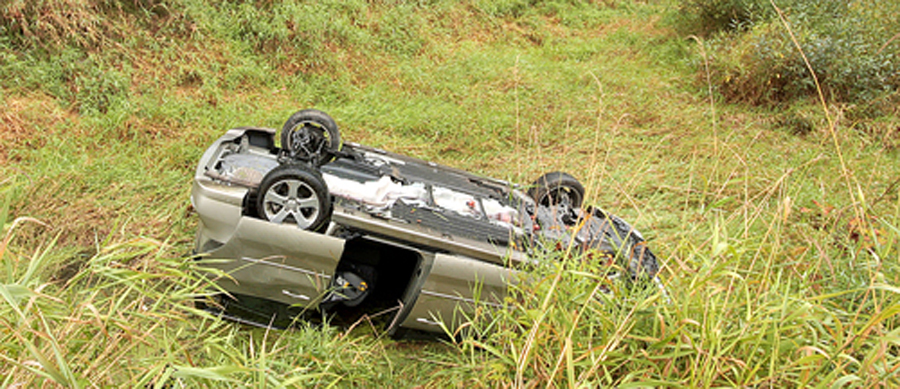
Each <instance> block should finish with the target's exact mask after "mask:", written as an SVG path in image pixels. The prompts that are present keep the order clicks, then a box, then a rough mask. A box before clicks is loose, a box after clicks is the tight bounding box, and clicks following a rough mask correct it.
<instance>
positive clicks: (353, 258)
mask: <svg viewBox="0 0 900 389" xmlns="http://www.w3.org/2000/svg"><path fill="white" fill-rule="evenodd" d="M275 138H276V130H275V129H269V128H257V127H241V128H236V129H232V130H229V131H228V132H226V133H225V134H224V135H223V136H222V137H220V138H219V139H218V140H217V141H216V142H215V143H213V144H212V145H211V146H210V147H209V148H208V149H207V150H206V152H205V153H204V154H203V157H202V158H201V160H200V163H199V166H198V167H197V170H196V174H195V176H194V181H193V187H192V191H191V202H192V204H193V207H194V209H195V210H196V212H197V213H198V214H199V218H200V221H199V227H198V232H197V239H196V246H195V251H196V252H197V253H198V257H199V258H204V259H207V263H206V264H205V266H207V267H209V268H211V269H214V270H215V271H214V272H213V273H211V274H215V275H216V282H217V284H218V285H219V287H221V289H222V290H224V291H225V292H226V293H223V294H220V295H219V301H218V302H217V304H209V305H208V306H209V307H210V308H214V309H215V310H216V311H217V313H219V314H221V315H223V316H225V317H228V318H231V319H235V320H239V321H245V322H249V323H256V324H261V325H271V324H272V323H273V318H274V319H278V320H282V319H285V318H289V317H293V316H296V315H297V314H299V313H301V312H310V311H317V312H334V313H336V314H337V315H347V316H350V317H352V316H354V315H356V316H357V317H358V316H359V315H361V314H363V313H367V314H370V315H371V314H375V313H377V312H381V313H386V315H389V320H385V322H386V323H387V324H386V327H387V328H385V330H386V331H387V333H389V334H391V335H398V334H400V333H403V332H405V331H406V330H423V331H429V332H436V331H437V332H439V331H446V330H450V331H453V330H454V329H455V328H456V327H457V326H459V325H460V324H461V322H460V320H461V315H460V313H464V312H467V311H471V310H473V309H474V308H475V307H476V306H477V305H479V304H484V305H487V306H494V307H500V306H502V304H503V298H504V296H505V295H506V292H507V287H508V286H509V285H510V284H512V283H515V282H520V281H521V280H522V279H523V277H521V274H520V273H521V272H522V270H521V269H523V268H527V265H528V264H529V263H530V261H533V259H532V258H533V257H534V256H533V255H532V254H534V253H536V252H539V251H541V250H546V249H551V250H552V249H557V248H565V249H570V247H571V249H574V250H579V251H586V250H591V252H592V253H600V254H601V255H603V256H604V257H605V258H612V259H616V260H617V263H618V264H619V265H620V268H621V269H624V270H623V271H622V272H623V273H626V272H627V273H628V274H627V277H626V278H630V279H635V278H646V279H653V278H655V277H656V273H657V271H658V264H657V260H656V257H655V256H654V255H653V253H652V252H651V251H650V249H649V248H648V247H647V245H646V243H645V241H644V239H643V237H642V236H641V234H640V233H638V231H636V230H635V229H633V228H632V227H631V226H629V225H628V224H627V223H625V222H624V221H622V220H621V219H619V218H617V217H615V216H613V215H610V214H607V213H605V212H603V211H601V210H600V209H597V208H593V207H585V208H582V201H583V199H584V188H583V186H582V185H581V184H580V183H579V182H578V181H577V180H576V179H575V178H574V177H572V176H571V175H569V174H566V173H561V172H554V173H548V174H545V175H544V176H542V177H540V178H539V179H538V180H537V181H536V182H535V183H534V184H533V185H531V186H527V187H524V186H519V185H514V184H510V183H508V182H505V181H500V180H495V179H490V178H485V177H480V176H477V175H474V174H471V173H468V172H465V171H462V170H458V169H454V168H450V167H446V166H441V165H438V164H434V163H431V162H426V161H422V160H419V159H415V158H410V157H407V156H402V155H398V154H394V153H390V152H387V151H384V150H380V149H377V148H372V147H367V146H362V145H359V144H355V143H350V142H341V138H340V132H339V131H338V127H337V125H336V124H335V122H334V120H333V119H332V118H331V117H329V116H328V115H327V114H325V113H323V112H321V111H317V110H311V109H308V110H302V111H299V112H297V113H295V114H294V115H292V116H291V117H290V118H289V119H288V120H287V122H286V123H285V124H284V127H283V128H282V131H281V135H280V141H281V147H277V146H276V144H275Z"/></svg>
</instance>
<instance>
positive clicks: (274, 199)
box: [256, 164, 332, 231]
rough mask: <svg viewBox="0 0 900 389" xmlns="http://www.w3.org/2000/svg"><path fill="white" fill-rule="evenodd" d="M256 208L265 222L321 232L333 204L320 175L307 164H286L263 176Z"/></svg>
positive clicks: (326, 223)
mask: <svg viewBox="0 0 900 389" xmlns="http://www.w3.org/2000/svg"><path fill="white" fill-rule="evenodd" d="M256 209H257V212H258V214H259V217H261V218H262V219H264V220H268V221H271V222H273V223H278V224H281V223H286V224H295V225H297V227H299V228H302V229H304V230H311V231H319V230H320V229H321V228H323V227H325V226H327V225H328V222H329V221H330V219H331V212H332V205H331V197H330V195H329V194H328V186H327V185H326V184H325V180H324V179H323V178H322V176H321V175H320V174H319V172H317V171H315V170H313V169H312V168H310V167H308V166H306V165H301V164H286V165H281V166H279V167H277V168H275V169H272V171H270V172H269V173H268V174H266V176H265V177H263V180H262V183H261V184H260V186H259V194H258V195H257V199H256Z"/></svg>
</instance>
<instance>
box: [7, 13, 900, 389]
mask: <svg viewBox="0 0 900 389" xmlns="http://www.w3.org/2000/svg"><path fill="white" fill-rule="evenodd" d="M126 3H130V2H126ZM420 3H422V4H408V5H405V6H403V7H392V6H391V4H390V2H371V3H367V2H348V3H346V4H345V5H343V6H341V7H338V6H336V5H335V4H331V3H327V2H326V3H321V4H319V5H316V6H315V7H319V8H316V11H317V12H318V13H317V14H316V15H317V16H318V19H311V20H306V19H302V18H303V17H308V16H301V13H300V12H299V11H300V10H302V8H303V7H313V6H312V5H300V4H295V3H293V2H284V3H277V4H275V3H274V2H259V5H260V6H259V7H251V6H250V3H243V2H232V3H228V4H225V5H223V6H221V7H220V8H215V7H212V6H210V5H208V4H207V3H206V2H203V1H199V0H197V1H194V0H181V1H174V0H173V1H139V2H135V3H134V4H135V7H134V9H131V8H128V7H125V6H123V7H125V8H122V7H119V8H117V7H115V6H109V4H111V3H109V4H107V3H103V2H90V1H83V2H77V7H75V8H72V9H74V10H76V11H78V12H92V13H94V14H95V15H98V16H96V17H95V18H93V19H86V20H85V23H87V22H91V23H93V24H90V23H89V24H84V25H81V27H79V28H87V29H91V30H90V31H91V32H92V34H88V35H85V36H87V37H90V39H89V40H82V41H75V42H71V41H67V40H65V39H63V38H62V37H60V36H57V35H53V34H54V32H44V33H45V34H47V35H42V36H37V38H29V37H28V36H24V35H16V34H14V33H11V32H10V31H11V30H10V28H11V27H10V26H11V24H10V23H9V20H10V17H9V16H8V15H10V14H11V11H10V10H13V8H14V7H16V6H18V5H16V4H18V3H11V4H12V5H4V6H0V7H5V8H2V9H0V18H2V20H3V23H0V26H2V27H3V29H0V36H2V39H0V46H3V48H4V50H0V69H2V71H0V98H2V99H3V106H4V107H5V109H4V110H2V111H0V160H2V161H3V162H2V164H0V225H2V235H0V236H2V238H3V240H2V246H0V262H2V266H0V280H2V282H0V284H2V285H0V287H2V289H0V297H2V300H0V348H2V350H0V355H2V359H3V360H2V362H0V380H2V382H3V386H41V385H46V386H53V385H61V386H78V387H93V386H152V387H164V386H166V385H172V386H190V387H192V386H212V387H218V386H235V387H244V386H258V387H306V386H329V385H335V386H364V387H368V386H394V385H397V384H398V383H401V384H402V385H403V386H424V387H447V386H450V387H458V386H463V385H465V386H476V387H496V386H570V387H578V386H612V387H633V386H647V385H649V386H689V387H710V386H757V387H764V386H767V387H785V386H788V387H799V386H804V387H805V386H843V385H846V386H860V387H870V386H895V385H897V384H898V383H897V381H898V378H897V371H896V370H897V366H900V365H898V363H900V360H898V351H897V350H898V325H897V324H898V323H897V313H898V311H900V305H898V299H897V293H898V291H900V290H898V289H897V288H898V285H900V278H898V277H900V273H898V271H897V264H898V259H900V258H898V250H897V242H898V239H897V238H898V236H900V230H898V228H900V225H898V222H897V220H898V213H900V200H898V193H897V190H898V188H897V177H898V168H897V166H900V164H898V161H897V155H896V151H895V150H894V149H893V148H890V147H883V143H881V142H878V141H877V140H873V139H872V138H870V137H869V135H867V134H866V133H865V132H864V131H857V129H855V127H854V123H852V122H849V120H848V119H846V118H842V116H841V110H840V105H839V104H837V102H830V101H825V106H826V107H828V109H829V115H830V117H831V120H828V117H826V115H825V114H824V113H823V112H822V108H820V104H819V103H818V102H817V101H811V102H808V103H806V105H804V106H801V107H800V108H797V111H794V112H799V113H797V114H796V115H797V116H796V117H799V118H801V119H802V120H804V122H805V123H807V124H808V131H804V132H802V133H795V132H792V131H789V130H786V129H784V128H783V123H784V119H783V118H784V115H785V114H786V113H785V112H783V111H779V110H775V109H772V108H759V107H746V106H740V105H728V104H723V103H721V102H720V101H718V100H717V99H716V98H715V96H712V98H711V97H710V96H709V94H708V93H707V92H708V90H709V89H708V88H707V86H706V84H704V85H703V86H702V87H699V88H698V87H696V86H695V85H696V84H695V83H694V80H695V79H696V78H697V77H698V76H697V74H702V71H701V72H700V73H698V70H697V69H696V68H694V67H692V66H691V64H692V63H697V62H701V61H703V58H704V56H703V52H702V50H699V49H698V47H699V46H700V45H704V43H702V42H701V43H700V44H698V43H697V41H694V40H685V39H684V37H682V36H679V35H677V34H676V32H674V31H673V30H670V29H669V28H668V27H667V25H666V22H665V21H666V20H667V18H669V17H670V15H669V14H667V13H668V12H670V11H668V10H669V9H672V8H671V7H668V6H669V5H670V4H669V3H668V2H659V3H652V4H639V3H623V2H608V3H602V4H600V3H598V4H587V3H579V2H560V3H556V2H545V3H540V4H537V5H533V6H527V5H524V4H525V3H524V2H516V1H505V2H480V1H474V0H473V1H464V2H459V3H457V2H444V1H433V2H430V3H429V4H427V5H426V4H424V2H420ZM23 4H24V3H23ZM35 4H41V7H43V8H41V7H37V8H33V9H25V11H34V12H37V13H38V14H40V13H41V12H43V13H44V15H46V16H47V17H48V19H47V20H49V21H52V22H53V23H56V22H58V21H61V20H64V19H63V18H60V17H58V16H60V15H61V14H60V12H62V11H60V10H62V9H65V8H64V7H62V6H63V5H66V4H67V3H66V2H65V1H63V0H55V1H50V0H47V1H44V2H38V3H35ZM20 11H22V9H20ZM25 11H23V12H25ZM295 11H297V12H295ZM271 14H277V15H280V16H278V17H279V18H282V19H277V18H273V19H272V20H280V22H277V23H276V22H265V23H263V22H260V23H251V22H248V21H253V20H261V19H264V20H268V19H266V18H267V17H268V16H267V15H271ZM261 15H262V16H261ZM302 15H306V14H302ZM322 21H327V22H328V23H324V22H322ZM399 21H403V23H400V22H399ZM300 22H304V23H303V24H300ZM320 22H322V23H320ZM242 23H243V24H242ZM291 23H294V25H295V27H293V28H292V27H289V26H290V24H291ZM400 24H403V26H404V28H403V29H391V28H390V27H391V26H395V25H398V26H399V25H400ZM50 25H52V24H50ZM230 26H240V27H230ZM297 26H302V27H297ZM32 31H33V32H34V34H38V33H40V32H41V30H32ZM122 31H128V33H127V34H125V33H122ZM319 37H325V38H319ZM35 39H37V40H35ZM704 47H706V48H707V49H709V48H708V46H704ZM700 78H702V76H701V77H700ZM307 107H316V108H319V109H322V110H325V111H326V112H329V113H331V114H332V116H334V117H335V118H336V120H337V121H338V124H339V125H340V126H341V129H342V132H343V137H344V138H345V139H347V140H351V141H355V142H360V143H365V144H371V145H373V146H377V147H381V148H385V149H388V150H392V151H397V152H401V153H405V154H410V155H413V156H417V157H421V158H425V159H429V160H433V161H436V162H440V163H444V164H448V165H451V166H456V167H461V168H464V169H468V170H472V171H475V172H478V173H481V174H485V175H489V176H494V177H498V178H505V179H510V180H512V181H516V182H523V183H527V182H530V181H531V180H533V179H534V178H536V177H537V176H539V175H540V174H542V173H544V172H547V171H552V170H567V171H570V172H573V173H575V175H576V176H577V177H578V178H580V179H581V181H582V182H584V183H586V184H587V185H586V186H587V187H588V191H589V194H588V201H589V202H591V203H594V204H599V205H601V206H602V207H603V208H605V209H607V210H609V211H611V212H613V213H615V214H617V215H621V216H622V217H623V218H625V219H626V220H628V221H629V222H630V223H631V224H632V225H635V226H636V227H637V228H639V229H640V230H641V231H642V232H643V233H644V235H645V237H647V238H648V240H649V241H650V244H651V246H652V248H653V249H654V251H655V252H657V253H659V254H660V256H661V258H662V261H663V264H664V265H665V266H664V270H663V280H664V282H665V284H666V287H667V290H668V292H669V299H670V300H671V302H670V303H666V302H665V301H664V300H665V299H664V298H663V296H661V295H659V294H658V293H657V292H656V289H654V288H647V289H643V290H642V289H637V290H620V291H619V293H618V294H617V297H616V298H615V299H613V300H609V299H606V298H605V297H604V295H603V294H600V293H597V290H596V288H597V285H599V283H600V282H601V281H600V280H602V278H600V277H598V276H597V275H598V274H602V272H603V269H602V268H599V267H598V265H597V264H596V263H591V262H590V261H582V260H579V258H565V257H563V258H555V257H553V256H552V255H550V256H548V257H547V258H546V260H545V261H541V263H540V264H539V265H537V266H536V267H535V269H533V271H532V278H533V279H534V280H535V282H534V283H532V284H530V286H525V287H522V288H520V289H517V290H515V291H514V292H513V293H512V295H511V296H510V297H509V304H510V305H511V307H512V308H511V309H509V310H504V311H501V312H494V313H493V314H492V315H485V314H484V313H485V312H478V314H477V315H475V316H474V317H472V318H471V325H470V326H468V327H467V329H466V332H465V334H464V336H462V337H461V339H459V340H458V341H457V342H450V343H446V344H444V343H416V342H395V341H392V340H388V339H385V338H384V337H383V336H382V334H379V333H378V332H377V331H374V330H372V329H371V328H370V327H369V326H367V325H365V324H364V323H361V324H360V325H357V326H356V327H355V329H353V330H352V331H349V332H348V331H347V330H346V328H339V327H329V326H324V327H314V326H310V325H305V326H301V327H300V328H299V329H298V330H296V331H282V332H266V331H264V330H259V329H251V328H247V327H243V326H240V325H235V324H230V323H223V322H220V321H217V320H214V319H212V318H210V317H209V316H207V315H206V314H204V313H202V312H198V311H196V310H195V309H194V308H193V305H192V304H191V301H192V299H193V298H194V297H195V296H197V295H199V294H203V293H208V292H209V290H208V289H207V287H206V285H205V284H204V283H203V282H202V281H201V280H199V279H197V278H196V276H195V274H196V268H197V266H202V264H198V263H195V262H193V261H190V260H188V259H186V258H185V255H186V254H187V253H188V252H189V250H190V249H191V244H192V237H193V232H194V228H195V223H196V217H195V216H194V215H192V214H191V211H190V208H189V202H188V194H189V187H190V177H191V175H192V172H193V169H194V167H195V164H196V162H197V160H198V159H199V157H200V154H201V153H202V152H203V150H205V147H206V146H207V145H208V144H209V143H210V142H212V141H213V140H214V139H215V138H217V137H218V136H219V135H220V134H221V133H222V132H223V131H224V130H226V129H228V128H231V127H235V126H241V125H261V126H268V127H275V128H277V127H280V126H281V124H282V121H283V120H284V119H285V118H287V117H288V116H289V114H290V113H292V112H293V111H295V110H297V109H301V108H307ZM835 107H837V109H835Z"/></svg>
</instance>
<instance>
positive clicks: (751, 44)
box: [682, 0, 900, 114]
mask: <svg viewBox="0 0 900 389" xmlns="http://www.w3.org/2000/svg"><path fill="white" fill-rule="evenodd" d="M786 3H787V4H785V5H784V6H783V11H784V15H785V19H786V20H787V22H788V26H789V28H790V30H791V31H792V32H793V36H794V37H795V38H796V40H797V44H795V43H794V42H793V40H792V37H791V34H790V32H789V31H788V29H787V28H785V26H784V24H783V23H782V21H781V19H780V18H779V17H778V15H777V13H776V12H775V9H774V8H772V6H771V4H770V3H769V2H768V1H761V0H708V1H707V0H687V1H685V2H684V3H683V6H682V9H683V10H686V11H687V12H691V13H692V14H691V16H690V17H691V18H692V19H691V20H693V21H695V22H696V23H697V24H696V25H695V26H694V28H696V29H697V32H698V33H708V32H710V31H716V32H717V33H716V34H715V35H714V36H713V38H712V39H711V45H712V47H713V49H714V50H713V52H714V53H715V54H714V55H713V56H712V60H711V63H710V68H711V71H712V75H713V79H712V82H713V83H714V84H716V86H717V87H718V89H719V92H720V93H721V94H722V96H724V97H725V98H726V99H728V100H729V101H734V102H745V103H750V104H755V105H765V104H780V103H784V102H789V101H792V100H794V99H798V98H803V97H806V96H813V95H815V94H816V93H817V89H816V83H815V80H814V79H813V77H812V75H811V74H810V73H809V70H808V68H807V65H806V63H805V61H804V58H803V56H802V55H801V52H800V51H799V50H798V48H797V46H798V45H799V48H800V50H802V52H803V54H804V55H805V56H806V59H807V60H808V61H809V65H810V66H811V67H812V68H813V70H814V71H815V72H816V76H817V78H818V81H819V84H820V86H821V88H822V92H823V93H824V94H825V96H826V98H828V99H831V100H832V101H836V102H842V103H847V104H855V105H858V106H859V107H860V110H861V111H866V112H869V111H871V109H869V108H870V104H871V103H872V102H873V101H883V100H884V99H885V98H888V99H893V98H894V97H892V96H894V95H896V91H897V90H898V89H900V76H898V72H900V64H898V63H897V59H898V53H900V45H898V44H896V43H895V44H890V43H891V35H890V34H895V33H896V30H897V21H896V20H894V19H896V17H895V16H891V15H894V14H896V13H897V12H896V11H900V6H897V5H887V6H886V7H887V9H884V11H885V13H887V14H889V15H888V16H881V14H877V13H873V12H871V11H870V9H869V8H868V7H867V6H866V4H862V5H860V4H856V3H848V2H842V1H836V0H828V1H821V2H804V1H787V2H786ZM765 7H768V9H765ZM891 7H893V8H894V12H891V11H890V8H891ZM883 8H884V7H883ZM877 111H879V112H881V113H876V114H883V111H882V110H877ZM870 114H871V112H870Z"/></svg>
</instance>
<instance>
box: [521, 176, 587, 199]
mask: <svg viewBox="0 0 900 389" xmlns="http://www.w3.org/2000/svg"><path fill="white" fill-rule="evenodd" d="M528 195H529V196H531V198H533V199H534V201H535V202H536V203H537V204H538V205H543V206H546V207H549V206H554V205H559V204H565V205H568V206H569V207H570V208H580V207H581V203H582V202H583V201H584V186H582V185H581V183H580V182H578V180H577V179H575V177H572V176H571V175H570V174H568V173H563V172H552V173H547V174H544V175H543V176H541V177H540V178H538V179H537V181H535V182H534V184H532V185H531V188H530V189H528Z"/></svg>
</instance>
